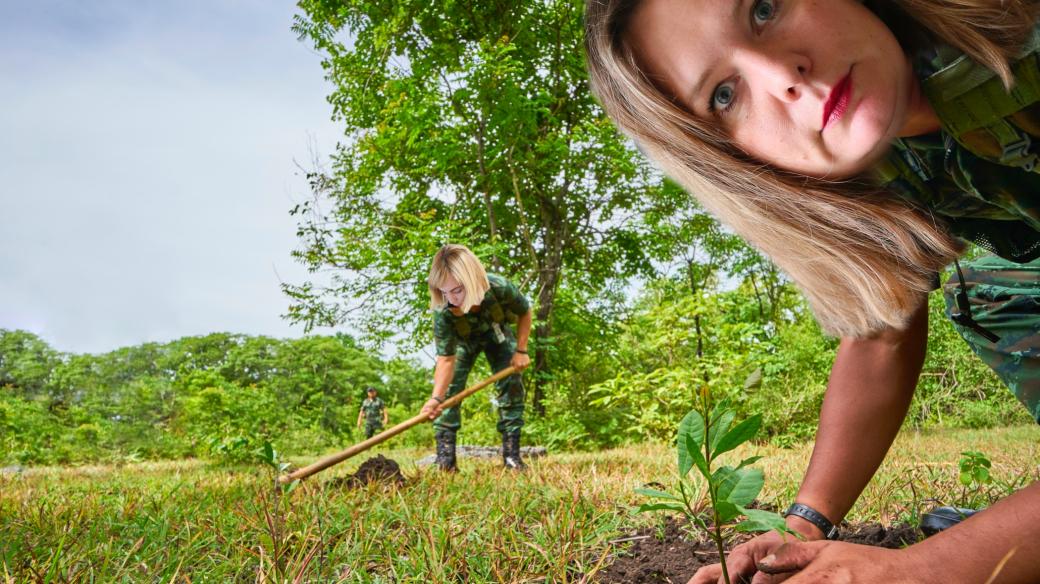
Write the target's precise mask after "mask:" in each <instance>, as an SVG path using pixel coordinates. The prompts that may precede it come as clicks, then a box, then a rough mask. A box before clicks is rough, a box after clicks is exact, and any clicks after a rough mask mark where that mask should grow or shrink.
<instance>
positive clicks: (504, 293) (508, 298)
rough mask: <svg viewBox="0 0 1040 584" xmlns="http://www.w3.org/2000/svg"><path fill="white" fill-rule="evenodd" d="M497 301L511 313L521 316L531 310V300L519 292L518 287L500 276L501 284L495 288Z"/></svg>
mask: <svg viewBox="0 0 1040 584" xmlns="http://www.w3.org/2000/svg"><path fill="white" fill-rule="evenodd" d="M495 293H496V294H495V295H496V296H497V297H498V301H499V303H501V304H502V306H503V307H504V308H505V309H506V310H508V311H509V312H512V313H513V314H515V315H517V316H523V315H525V314H527V311H528V310H531V302H530V301H528V300H527V297H526V296H524V295H523V294H521V293H520V289H519V288H517V287H516V284H513V283H512V282H510V281H509V280H506V279H505V278H502V286H501V287H499V288H498V289H497V290H495Z"/></svg>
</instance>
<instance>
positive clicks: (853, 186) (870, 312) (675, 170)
mask: <svg viewBox="0 0 1040 584" xmlns="http://www.w3.org/2000/svg"><path fill="white" fill-rule="evenodd" d="M639 2H640V0H588V2H587V4H586V10H585V50H586V59H587V62H588V69H589V75H590V79H591V83H592V88H593V91H594V92H595V94H596V95H597V97H598V98H599V99H600V101H601V102H602V104H603V107H604V108H605V109H606V111H607V113H608V114H609V115H610V117H611V118H612V119H613V120H614V122H615V123H616V124H617V125H618V127H619V128H620V129H621V130H622V131H623V132H625V133H626V134H627V135H629V136H630V137H631V138H632V139H633V140H635V141H636V143H637V144H639V146H640V148H641V149H642V150H643V151H644V152H645V153H646V154H647V156H649V157H650V158H651V159H652V160H653V161H654V162H655V163H656V164H657V165H658V166H659V167H660V168H661V169H662V170H663V171H664V172H666V173H667V174H668V175H670V176H671V177H672V178H673V179H675V180H676V181H677V182H679V183H680V184H681V185H683V187H685V188H686V190H687V191H689V192H690V193H692V194H694V195H695V196H696V197H697V199H698V200H699V201H700V202H701V204H702V205H703V206H704V207H705V208H706V209H707V210H708V211H709V212H711V213H713V214H714V215H715V216H716V217H718V218H719V219H720V220H721V221H722V222H723V223H725V224H727V225H729V226H730V227H731V228H732V229H734V230H735V231H736V232H737V233H739V234H740V235H741V236H743V237H744V238H746V239H747V240H748V241H749V242H750V243H751V244H752V245H754V246H755V247H757V248H758V249H760V250H761V251H762V252H764V253H765V254H766V255H768V256H769V257H770V259H772V261H773V262H775V263H776V264H777V265H778V266H780V268H781V269H783V270H784V271H785V272H786V273H787V274H788V275H789V276H790V277H791V278H792V279H793V280H794V281H795V282H796V283H797V284H798V285H799V287H800V288H801V289H802V291H803V292H804V293H805V296H806V297H807V299H808V301H809V304H810V306H811V307H812V309H813V312H814V313H815V314H816V318H817V320H818V321H819V322H820V325H821V326H822V327H823V328H824V330H826V331H827V332H829V333H830V334H834V335H839V336H863V335H867V334H870V333H871V332H874V331H877V330H878V329H880V328H883V327H897V328H900V327H902V326H903V325H904V324H905V322H906V320H907V318H908V317H909V315H910V314H911V313H912V312H913V310H914V309H915V308H916V307H917V306H919V304H920V302H921V299H922V297H923V296H924V295H925V293H927V292H929V291H930V290H931V289H932V287H933V282H934V278H935V274H936V273H937V272H939V271H940V270H941V269H943V268H944V267H945V266H946V265H948V264H949V263H950V262H951V261H953V260H954V259H955V258H956V257H957V256H958V255H959V254H960V253H961V251H962V249H963V245H962V244H961V243H960V242H959V241H958V240H957V239H956V238H954V237H953V236H952V235H950V233H949V232H948V231H947V229H946V227H945V225H944V224H943V223H942V222H941V221H940V220H938V219H936V218H934V217H932V216H931V215H930V214H928V213H926V212H925V211H923V210H920V209H916V208H913V207H911V206H909V205H908V204H906V203H904V202H902V201H900V200H899V199H897V198H896V197H895V196H893V195H891V194H889V193H885V192H882V191H880V190H879V189H878V187H876V186H875V185H873V184H871V183H870V181H868V180H865V179H857V180H848V181H840V182H836V181H826V180H822V179H815V178H811V177H806V176H803V175H800V174H797V173H792V172H789V171H786V170H782V169H779V168H777V167H774V166H770V165H768V164H764V163H762V162H761V161H758V160H755V159H753V158H751V157H749V156H748V155H746V154H745V153H743V152H742V151H740V150H739V149H737V148H736V147H734V146H733V145H732V144H731V143H730V141H729V139H728V136H726V135H725V133H724V132H723V131H722V130H721V129H720V128H718V127H717V126H715V125H714V124H712V123H710V122H709V121H707V120H703V119H699V118H698V117H696V116H694V115H693V114H692V113H691V112H690V111H689V110H687V109H686V108H684V107H682V106H681V105H679V104H678V103H677V102H676V100H674V99H673V98H672V97H671V96H670V95H668V94H667V93H666V92H665V91H663V90H661V89H660V88H658V87H657V86H655V85H654V83H653V82H652V81H651V80H649V79H648V77H647V76H646V75H645V74H644V73H643V72H642V69H641V67H640V64H639V62H638V59H637V56H636V55H635V54H634V52H633V50H632V49H631V47H630V46H629V45H628V44H627V43H626V42H625V33H626V28H627V26H628V22H629V20H630V17H631V15H632V13H633V11H634V10H635V8H636V6H638V4H639ZM890 4H891V6H892V7H894V8H895V9H896V10H897V11H898V10H901V11H902V12H903V13H904V14H905V15H906V16H907V17H908V18H909V19H911V20H913V21H916V22H918V23H920V24H921V25H922V26H923V27H924V29H926V30H927V31H930V32H931V34H932V35H934V36H935V37H937V38H939V39H942V40H943V41H944V42H947V43H948V44H950V45H952V46H954V47H956V48H958V49H960V50H961V51H963V52H964V53H966V54H967V55H969V56H970V57H971V58H973V59H975V60H976V61H978V62H980V63H982V64H984V65H985V66H987V67H989V68H991V69H993V70H994V71H996V72H997V73H998V74H999V75H1000V76H1001V78H1002V79H1003V80H1004V83H1005V85H1007V86H1010V85H1011V83H1012V79H1011V71H1010V67H1009V64H1008V61H1009V59H1011V58H1012V57H1013V56H1014V55H1015V54H1016V53H1017V51H1018V49H1019V47H1020V46H1021V45H1022V43H1023V42H1024V40H1025V38H1026V37H1027V35H1028V34H1029V33H1030V31H1031V30H1032V27H1033V24H1032V23H1033V22H1035V18H1036V2H1035V0H892V2H891V3H890Z"/></svg>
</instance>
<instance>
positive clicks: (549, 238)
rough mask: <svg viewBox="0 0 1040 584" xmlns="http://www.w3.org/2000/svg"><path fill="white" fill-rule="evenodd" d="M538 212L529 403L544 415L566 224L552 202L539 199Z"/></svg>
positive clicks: (539, 413)
mask: <svg viewBox="0 0 1040 584" xmlns="http://www.w3.org/2000/svg"><path fill="white" fill-rule="evenodd" d="M541 212H542V218H543V222H542V224H543V225H545V226H546V230H545V239H544V241H545V249H544V254H545V257H544V259H543V260H542V262H541V269H540V270H539V272H538V313H537V314H536V318H537V320H538V325H537V326H536V327H535V329H534V338H535V353H534V376H533V377H534V396H533V397H532V399H531V407H533V408H534V412H535V414H536V415H538V416H544V415H545V383H546V382H547V380H548V379H549V368H550V365H549V351H548V343H547V342H546V341H548V339H550V338H551V337H552V312H553V304H554V303H555V301H556V290H557V289H558V287H559V285H560V270H561V269H562V267H563V248H564V243H565V240H566V238H567V226H566V224H565V222H564V220H563V218H562V217H560V214H559V212H558V210H557V208H556V206H555V205H554V204H552V202H550V201H542V204H541Z"/></svg>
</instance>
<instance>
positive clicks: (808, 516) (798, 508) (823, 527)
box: [784, 503, 838, 539]
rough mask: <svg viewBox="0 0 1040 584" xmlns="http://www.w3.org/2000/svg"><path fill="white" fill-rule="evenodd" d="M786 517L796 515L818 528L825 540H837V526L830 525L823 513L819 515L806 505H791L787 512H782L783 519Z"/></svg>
mask: <svg viewBox="0 0 1040 584" xmlns="http://www.w3.org/2000/svg"><path fill="white" fill-rule="evenodd" d="M788 515H797V516H798V517H801V518H802V519H804V520H806V521H808V522H809V523H812V524H813V525H815V526H816V527H819V528H820V531H822V532H823V537H824V538H826V539H838V528H837V526H835V525H834V524H833V523H831V521H830V519H827V518H826V517H825V516H824V515H823V513H820V512H819V511H817V510H816V509H813V508H812V507H810V506H808V505H803V504H801V503H791V506H790V507H788V508H787V511H784V517H787V516H788Z"/></svg>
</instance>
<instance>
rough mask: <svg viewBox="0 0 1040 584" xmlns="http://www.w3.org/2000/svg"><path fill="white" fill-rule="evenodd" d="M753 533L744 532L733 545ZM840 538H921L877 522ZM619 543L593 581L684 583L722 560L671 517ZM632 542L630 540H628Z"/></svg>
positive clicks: (871, 541)
mask: <svg viewBox="0 0 1040 584" xmlns="http://www.w3.org/2000/svg"><path fill="white" fill-rule="evenodd" d="M750 537H752V536H750V535H746V534H741V535H739V536H738V539H736V540H735V541H734V542H732V544H731V545H736V544H738V543H741V542H743V541H746V540H747V539H750ZM838 539H840V540H841V541H846V542H849V543H858V544H866V545H872V546H876V547H886V548H900V547H904V546H907V545H910V544H912V543H915V542H917V541H919V540H920V539H921V533H920V532H919V531H918V530H917V529H916V528H914V527H911V526H909V525H905V524H904V525H899V526H894V527H891V528H886V527H883V526H882V525H879V524H876V523H868V524H862V525H852V526H843V529H842V530H841V535H840V536H839V538H838ZM614 542H615V543H617V544H618V545H629V547H628V549H626V550H624V551H622V552H620V553H619V554H618V556H617V557H616V558H615V560H614V562H613V563H612V564H610V565H609V566H607V567H606V568H605V569H603V570H602V571H601V572H599V573H597V574H596V575H595V576H594V577H593V578H594V580H593V581H594V582H599V583H601V584H622V583H632V584H685V583H686V581H688V580H689V579H690V578H692V577H693V575H694V574H695V573H696V572H697V570H698V569H699V568H700V567H701V566H706V565H709V564H714V563H717V562H718V561H719V554H718V552H717V551H716V550H715V544H714V543H713V542H712V541H711V540H707V539H705V540H704V541H697V540H695V539H693V538H692V537H691V535H690V534H689V533H688V532H687V531H686V530H685V529H683V527H682V524H681V523H680V522H679V521H677V520H675V519H673V518H668V519H667V521H666V522H665V524H664V529H660V528H656V527H651V528H645V529H641V530H639V531H637V532H635V533H633V534H631V535H630V536H628V537H622V538H620V539H617V540H614ZM629 542H631V543H629Z"/></svg>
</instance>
